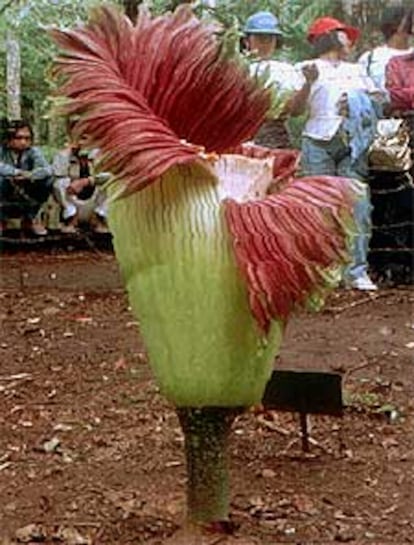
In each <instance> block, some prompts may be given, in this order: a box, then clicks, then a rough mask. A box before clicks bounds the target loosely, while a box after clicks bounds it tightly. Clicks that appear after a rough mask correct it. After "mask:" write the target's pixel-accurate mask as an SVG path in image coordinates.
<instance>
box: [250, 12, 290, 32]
mask: <svg viewBox="0 0 414 545" xmlns="http://www.w3.org/2000/svg"><path fill="white" fill-rule="evenodd" d="M244 33H245V34H273V35H274V36H281V35H282V31H281V30H280V24H279V19H278V18H277V17H276V16H275V15H273V13H270V11H258V12H256V13H254V14H253V15H250V17H249V18H248V19H247V21H246V24H245V26H244Z"/></svg>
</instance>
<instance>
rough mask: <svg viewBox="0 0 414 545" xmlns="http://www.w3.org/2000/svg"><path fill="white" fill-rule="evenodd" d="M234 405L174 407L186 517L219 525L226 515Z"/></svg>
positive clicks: (197, 521) (212, 526) (191, 521)
mask: <svg viewBox="0 0 414 545" xmlns="http://www.w3.org/2000/svg"><path fill="white" fill-rule="evenodd" d="M239 412H240V411H239V410H237V409H235V408H221V407H217V408H216V407H206V408H202V409H192V408H183V409H177V413H178V417H179V420H180V424H181V427H182V430H183V432H184V437H185V454H186V462H187V518H188V521H189V522H190V523H197V524H201V525H203V526H206V527H210V528H219V527H220V525H221V524H224V526H225V524H226V521H228V518H229V502H230V487H229V474H228V438H229V434H230V429H231V426H232V423H233V421H234V419H235V417H236V415H237V414H238V413H239Z"/></svg>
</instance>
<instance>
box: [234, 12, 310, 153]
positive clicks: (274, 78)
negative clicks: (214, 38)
mask: <svg viewBox="0 0 414 545" xmlns="http://www.w3.org/2000/svg"><path fill="white" fill-rule="evenodd" d="M244 34H245V46H246V48H247V50H248V51H249V53H250V54H251V56H252V59H253V61H252V63H251V65H250V73H251V75H252V77H255V78H266V82H265V84H266V85H267V86H269V87H273V88H274V90H275V92H276V94H277V95H278V98H279V99H281V101H282V102H284V105H283V108H282V111H281V112H280V117H277V118H273V119H272V118H269V119H268V120H267V121H266V122H265V123H264V125H263V126H262V127H261V129H260V130H259V132H258V133H257V135H256V136H255V138H254V142H255V143H256V144H259V145H262V146H266V147H270V148H288V147H290V143H289V134H288V131H287V128H286V125H285V122H286V119H287V117H288V115H289V106H290V99H291V97H292V96H293V95H294V93H295V92H297V91H299V90H300V89H301V88H302V86H303V84H304V78H303V75H302V74H301V73H300V72H298V71H297V70H296V69H295V67H294V66H293V65H292V64H290V63H288V62H286V61H281V60H276V59H274V55H275V53H276V52H277V50H278V49H279V48H280V47H281V40H282V31H281V28H280V24H279V20H278V18H277V17H276V16H275V15H273V14H272V13H270V12H268V11H258V12H256V13H254V14H253V15H251V16H250V17H249V18H248V19H247V21H246V24H245V26H244Z"/></svg>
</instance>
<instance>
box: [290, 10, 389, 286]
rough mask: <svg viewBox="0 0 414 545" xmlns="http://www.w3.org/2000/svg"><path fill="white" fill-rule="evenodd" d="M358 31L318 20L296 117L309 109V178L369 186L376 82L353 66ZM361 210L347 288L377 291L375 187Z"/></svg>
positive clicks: (305, 157)
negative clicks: (371, 270) (372, 271)
mask: <svg viewBox="0 0 414 545" xmlns="http://www.w3.org/2000/svg"><path fill="white" fill-rule="evenodd" d="M358 36H359V31H358V29H356V28H354V27H351V26H348V25H346V24H345V23H343V22H342V21H339V20H338V19H334V18H332V17H321V18H319V19H316V20H315V21H314V22H313V23H312V24H311V25H310V27H309V31H308V36H307V38H308V41H309V42H310V44H311V46H312V48H313V52H314V59H312V60H310V61H305V62H303V63H299V65H298V66H299V67H300V68H301V69H302V71H303V73H304V75H305V76H306V77H307V80H308V83H307V85H306V86H305V87H304V89H303V91H302V92H301V96H300V97H299V101H298V102H297V103H296V106H297V107H296V108H295V113H300V111H301V110H303V109H304V107H306V106H307V111H308V118H307V122H306V124H305V126H304V129H303V132H302V156H301V166H302V172H303V174H304V175H311V176H314V175H331V176H344V177H348V178H353V179H358V180H361V181H364V178H365V177H366V175H367V173H368V172H367V150H368V147H369V145H370V144H371V142H372V139H373V137H374V134H375V126H376V113H375V108H374V105H373V103H372V101H371V98H372V97H373V96H374V95H376V94H377V93H378V89H377V88H376V87H375V84H374V82H373V81H372V80H371V79H370V78H369V77H368V76H367V75H366V74H365V73H364V72H363V70H362V67H361V66H359V65H358V64H357V63H351V62H347V61H346V60H345V59H346V58H347V57H348V55H349V53H350V51H351V48H352V46H353V45H354V43H355V41H356V40H357V39H358ZM361 191H362V192H363V194H364V196H363V198H362V199H361V200H360V201H359V202H358V204H357V205H356V208H355V218H356V220H357V222H358V225H359V230H358V233H357V234H356V235H355V237H354V241H353V263H352V264H351V265H350V266H349V267H348V268H347V269H346V271H345V273H344V282H345V284H346V285H347V286H349V287H352V288H355V289H360V290H375V289H377V287H376V285H375V284H374V283H373V282H372V281H371V279H370V277H369V275H368V272H367V271H368V265H367V255H368V242H369V233H370V226H371V204H370V198H369V188H368V186H367V185H366V184H364V185H363V186H362V189H361Z"/></svg>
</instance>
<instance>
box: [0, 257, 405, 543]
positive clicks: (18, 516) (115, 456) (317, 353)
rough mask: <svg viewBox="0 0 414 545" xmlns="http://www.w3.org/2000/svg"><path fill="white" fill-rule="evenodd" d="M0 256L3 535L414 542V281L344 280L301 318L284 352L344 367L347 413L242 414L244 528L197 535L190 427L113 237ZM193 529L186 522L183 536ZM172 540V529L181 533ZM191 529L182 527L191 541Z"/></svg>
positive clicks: (239, 505) (238, 441) (238, 517)
mask: <svg viewBox="0 0 414 545" xmlns="http://www.w3.org/2000/svg"><path fill="white" fill-rule="evenodd" d="M0 259H1V261H0V323H1V334H0V361H1V367H0V426H1V434H0V543H1V544H2V545H6V544H7V545H9V544H12V543H13V544H14V543H16V542H18V539H20V541H21V542H26V543H35V542H43V543H47V544H50V543H57V544H59V543H61V544H62V545H74V544H78V545H82V544H85V545H87V544H90V545H92V544H95V545H98V544H99V545H115V544H116V545H129V544H131V545H132V544H134V545H138V544H145V545H158V544H162V543H167V542H171V543H173V542H174V543H175V542H176V543H178V542H180V543H186V544H188V545H199V544H201V543H204V542H205V543H208V544H209V545H213V544H221V545H224V544H227V543H229V544H230V543H235V544H240V545H253V544H254V545H275V544H277V543H296V544H299V543H301V544H312V543H323V544H328V543H337V542H347V543H354V544H361V543H367V544H368V543H369V544H371V543H372V544H388V543H393V544H403V543H414V515H413V513H414V507H413V505H414V501H413V500H414V487H413V477H414V432H413V430H414V396H413V393H414V358H413V355H414V316H413V313H412V310H413V306H412V305H413V301H414V294H413V292H412V291H410V290H409V289H408V288H401V289H383V290H380V291H379V292H378V293H376V294H373V295H367V294H362V293H356V292H345V291H338V292H336V293H335V294H334V295H332V296H331V298H330V299H329V301H328V302H327V306H326V308H325V310H324V311H323V312H322V313H320V314H318V315H309V314H305V313H303V314H300V315H298V316H297V317H295V318H294V319H292V320H291V323H290V325H289V327H288V331H287V336H286V339H285V342H284V346H283V350H282V354H281V358H280V360H279V365H280V366H283V367H299V368H316V369H333V370H336V371H340V372H342V373H343V387H344V396H345V400H346V404H347V408H346V410H345V415H344V417H343V418H342V419H337V418H330V417H326V416H325V417H322V416H312V417H311V424H312V430H311V431H312V437H313V439H314V440H315V441H316V442H317V443H316V444H313V445H312V448H311V454H310V455H304V454H302V453H301V449H300V444H298V443H297V442H296V443H294V444H291V443H292V441H293V440H294V439H295V438H297V436H298V425H297V417H296V416H295V415H292V414H290V413H261V414H257V413H253V412H248V413H246V414H244V415H243V416H241V417H239V419H238V420H237V422H236V425H235V427H234V433H233V436H232V443H231V477H232V504H231V516H232V519H233V521H234V523H235V526H236V531H235V535H234V536H233V538H224V537H222V536H219V537H217V536H210V537H208V538H205V541H204V540H202V539H201V538H200V539H196V540H195V541H191V542H190V540H187V541H186V540H185V539H184V540H183V541H179V539H178V537H177V536H179V535H180V527H181V526H182V523H183V519H184V511H185V496H184V494H185V467H184V460H183V439H182V435H181V432H180V429H179V426H178V421H177V418H176V416H175V413H174V411H173V409H172V407H171V406H169V405H168V403H167V402H166V401H165V400H164V399H163V398H162V397H161V396H160V395H159V393H158V391H157V387H156V385H155V384H154V382H153V380H152V378H151V373H150V369H149V366H148V364H147V360H146V355H145V351H144V349H143V346H142V343H141V341H140V338H139V336H138V334H137V330H136V322H135V319H134V317H133V316H132V315H131V313H130V311H129V309H128V303H127V301H126V298H125V295H124V291H123V289H122V285H121V281H120V278H119V275H118V271H117V266H116V263H115V261H114V258H113V256H112V255H111V254H110V253H100V252H78V251H77V252H72V253H66V254H63V253H60V254H59V253H57V254H53V253H51V252H49V253H48V252H43V253H40V252H36V251H32V252H28V253H16V252H14V253H12V254H7V253H5V254H3V255H2V256H1V258H0ZM174 536H176V537H174ZM169 540H170V541H169ZM174 540H175V541H174Z"/></svg>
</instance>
